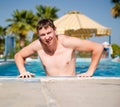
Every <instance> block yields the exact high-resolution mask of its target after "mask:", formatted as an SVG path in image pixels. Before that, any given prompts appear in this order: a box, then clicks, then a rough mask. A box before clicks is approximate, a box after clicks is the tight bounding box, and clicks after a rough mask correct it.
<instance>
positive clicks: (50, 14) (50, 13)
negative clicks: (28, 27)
mask: <svg viewBox="0 0 120 107" xmlns="http://www.w3.org/2000/svg"><path fill="white" fill-rule="evenodd" d="M36 10H37V13H36V15H37V16H38V17H39V18H40V19H44V18H50V19H52V20H55V19H56V18H58V16H57V14H56V13H57V12H58V11H59V9H57V8H56V7H51V6H42V5H37V6H36Z"/></svg>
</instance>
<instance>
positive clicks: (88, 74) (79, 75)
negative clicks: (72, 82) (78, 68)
mask: <svg viewBox="0 0 120 107" xmlns="http://www.w3.org/2000/svg"><path fill="white" fill-rule="evenodd" d="M77 76H78V77H92V74H90V73H88V72H86V73H82V74H77Z"/></svg>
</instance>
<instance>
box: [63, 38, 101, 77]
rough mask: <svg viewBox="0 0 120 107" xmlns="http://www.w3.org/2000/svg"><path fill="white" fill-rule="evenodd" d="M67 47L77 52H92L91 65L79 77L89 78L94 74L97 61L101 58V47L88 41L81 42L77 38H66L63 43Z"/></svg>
mask: <svg viewBox="0 0 120 107" xmlns="http://www.w3.org/2000/svg"><path fill="white" fill-rule="evenodd" d="M64 43H65V45H66V46H67V47H70V48H73V49H75V50H78V51H84V52H92V57H91V64H90V66H89V68H88V70H87V72H86V73H83V74H80V75H78V76H80V77H90V76H92V75H93V74H94V72H95V70H96V68H97V65H98V63H99V60H100V58H101V55H102V52H103V45H101V44H99V43H96V42H92V41H88V40H81V39H79V38H74V37H70V38H69V37H67V39H66V41H65V42H64Z"/></svg>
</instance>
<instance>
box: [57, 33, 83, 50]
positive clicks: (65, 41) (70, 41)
mask: <svg viewBox="0 0 120 107" xmlns="http://www.w3.org/2000/svg"><path fill="white" fill-rule="evenodd" d="M58 37H59V40H60V42H61V44H62V45H63V46H65V47H70V48H73V46H74V45H75V44H76V43H78V42H79V43H80V42H82V40H81V39H80V38H76V37H71V36H66V35H59V36H58Z"/></svg>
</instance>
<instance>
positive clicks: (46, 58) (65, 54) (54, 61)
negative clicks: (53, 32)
mask: <svg viewBox="0 0 120 107" xmlns="http://www.w3.org/2000/svg"><path fill="white" fill-rule="evenodd" d="M38 54H39V56H40V58H41V61H42V63H43V65H44V66H45V68H49V69H50V68H57V69H58V68H59V69H60V68H64V67H65V66H67V65H69V64H70V63H71V61H72V59H73V50H71V49H65V48H64V49H60V50H57V52H55V53H54V54H53V55H48V54H46V53H45V52H44V51H43V50H41V51H39V52H38Z"/></svg>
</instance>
